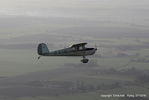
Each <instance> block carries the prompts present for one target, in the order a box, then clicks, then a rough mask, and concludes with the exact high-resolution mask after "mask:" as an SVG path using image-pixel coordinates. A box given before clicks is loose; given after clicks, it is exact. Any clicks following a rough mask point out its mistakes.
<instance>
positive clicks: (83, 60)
mask: <svg viewBox="0 0 149 100" xmlns="http://www.w3.org/2000/svg"><path fill="white" fill-rule="evenodd" d="M88 61H89V60H88V59H87V58H83V59H82V60H81V62H82V63H88Z"/></svg>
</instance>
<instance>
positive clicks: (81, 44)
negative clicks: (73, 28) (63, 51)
mask: <svg viewBox="0 0 149 100" xmlns="http://www.w3.org/2000/svg"><path fill="white" fill-rule="evenodd" d="M85 45H87V43H78V44H73V45H72V46H71V48H73V47H81V46H85Z"/></svg>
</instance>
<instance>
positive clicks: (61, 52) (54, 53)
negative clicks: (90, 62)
mask: <svg viewBox="0 0 149 100" xmlns="http://www.w3.org/2000/svg"><path fill="white" fill-rule="evenodd" d="M96 51H97V48H84V49H82V50H75V49H73V48H65V49H60V50H55V51H51V52H49V53H45V54H42V56H87V55H93V54H94V53H95V52H96Z"/></svg>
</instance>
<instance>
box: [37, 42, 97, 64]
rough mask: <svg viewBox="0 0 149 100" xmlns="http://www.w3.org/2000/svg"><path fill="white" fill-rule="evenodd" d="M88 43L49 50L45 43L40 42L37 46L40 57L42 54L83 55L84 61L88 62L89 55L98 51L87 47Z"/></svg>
mask: <svg viewBox="0 0 149 100" xmlns="http://www.w3.org/2000/svg"><path fill="white" fill-rule="evenodd" d="M85 45H87V43H78V44H73V45H72V46H70V47H68V48H64V49H60V50H55V51H49V49H48V47H47V45H46V44H45V43H40V44H39V45H38V48H37V52H38V55H40V56H39V57H38V59H40V57H41V56H82V57H83V59H82V60H81V62H82V63H88V61H89V59H87V58H86V56H88V55H93V54H95V52H96V51H97V48H86V47H85Z"/></svg>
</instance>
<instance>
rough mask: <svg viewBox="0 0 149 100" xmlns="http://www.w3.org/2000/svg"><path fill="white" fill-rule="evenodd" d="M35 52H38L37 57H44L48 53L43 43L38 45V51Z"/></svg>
mask: <svg viewBox="0 0 149 100" xmlns="http://www.w3.org/2000/svg"><path fill="white" fill-rule="evenodd" d="M37 51H38V54H39V55H45V54H48V53H49V50H48V47H47V45H46V44H45V43H40V44H39V45H38V50H37Z"/></svg>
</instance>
